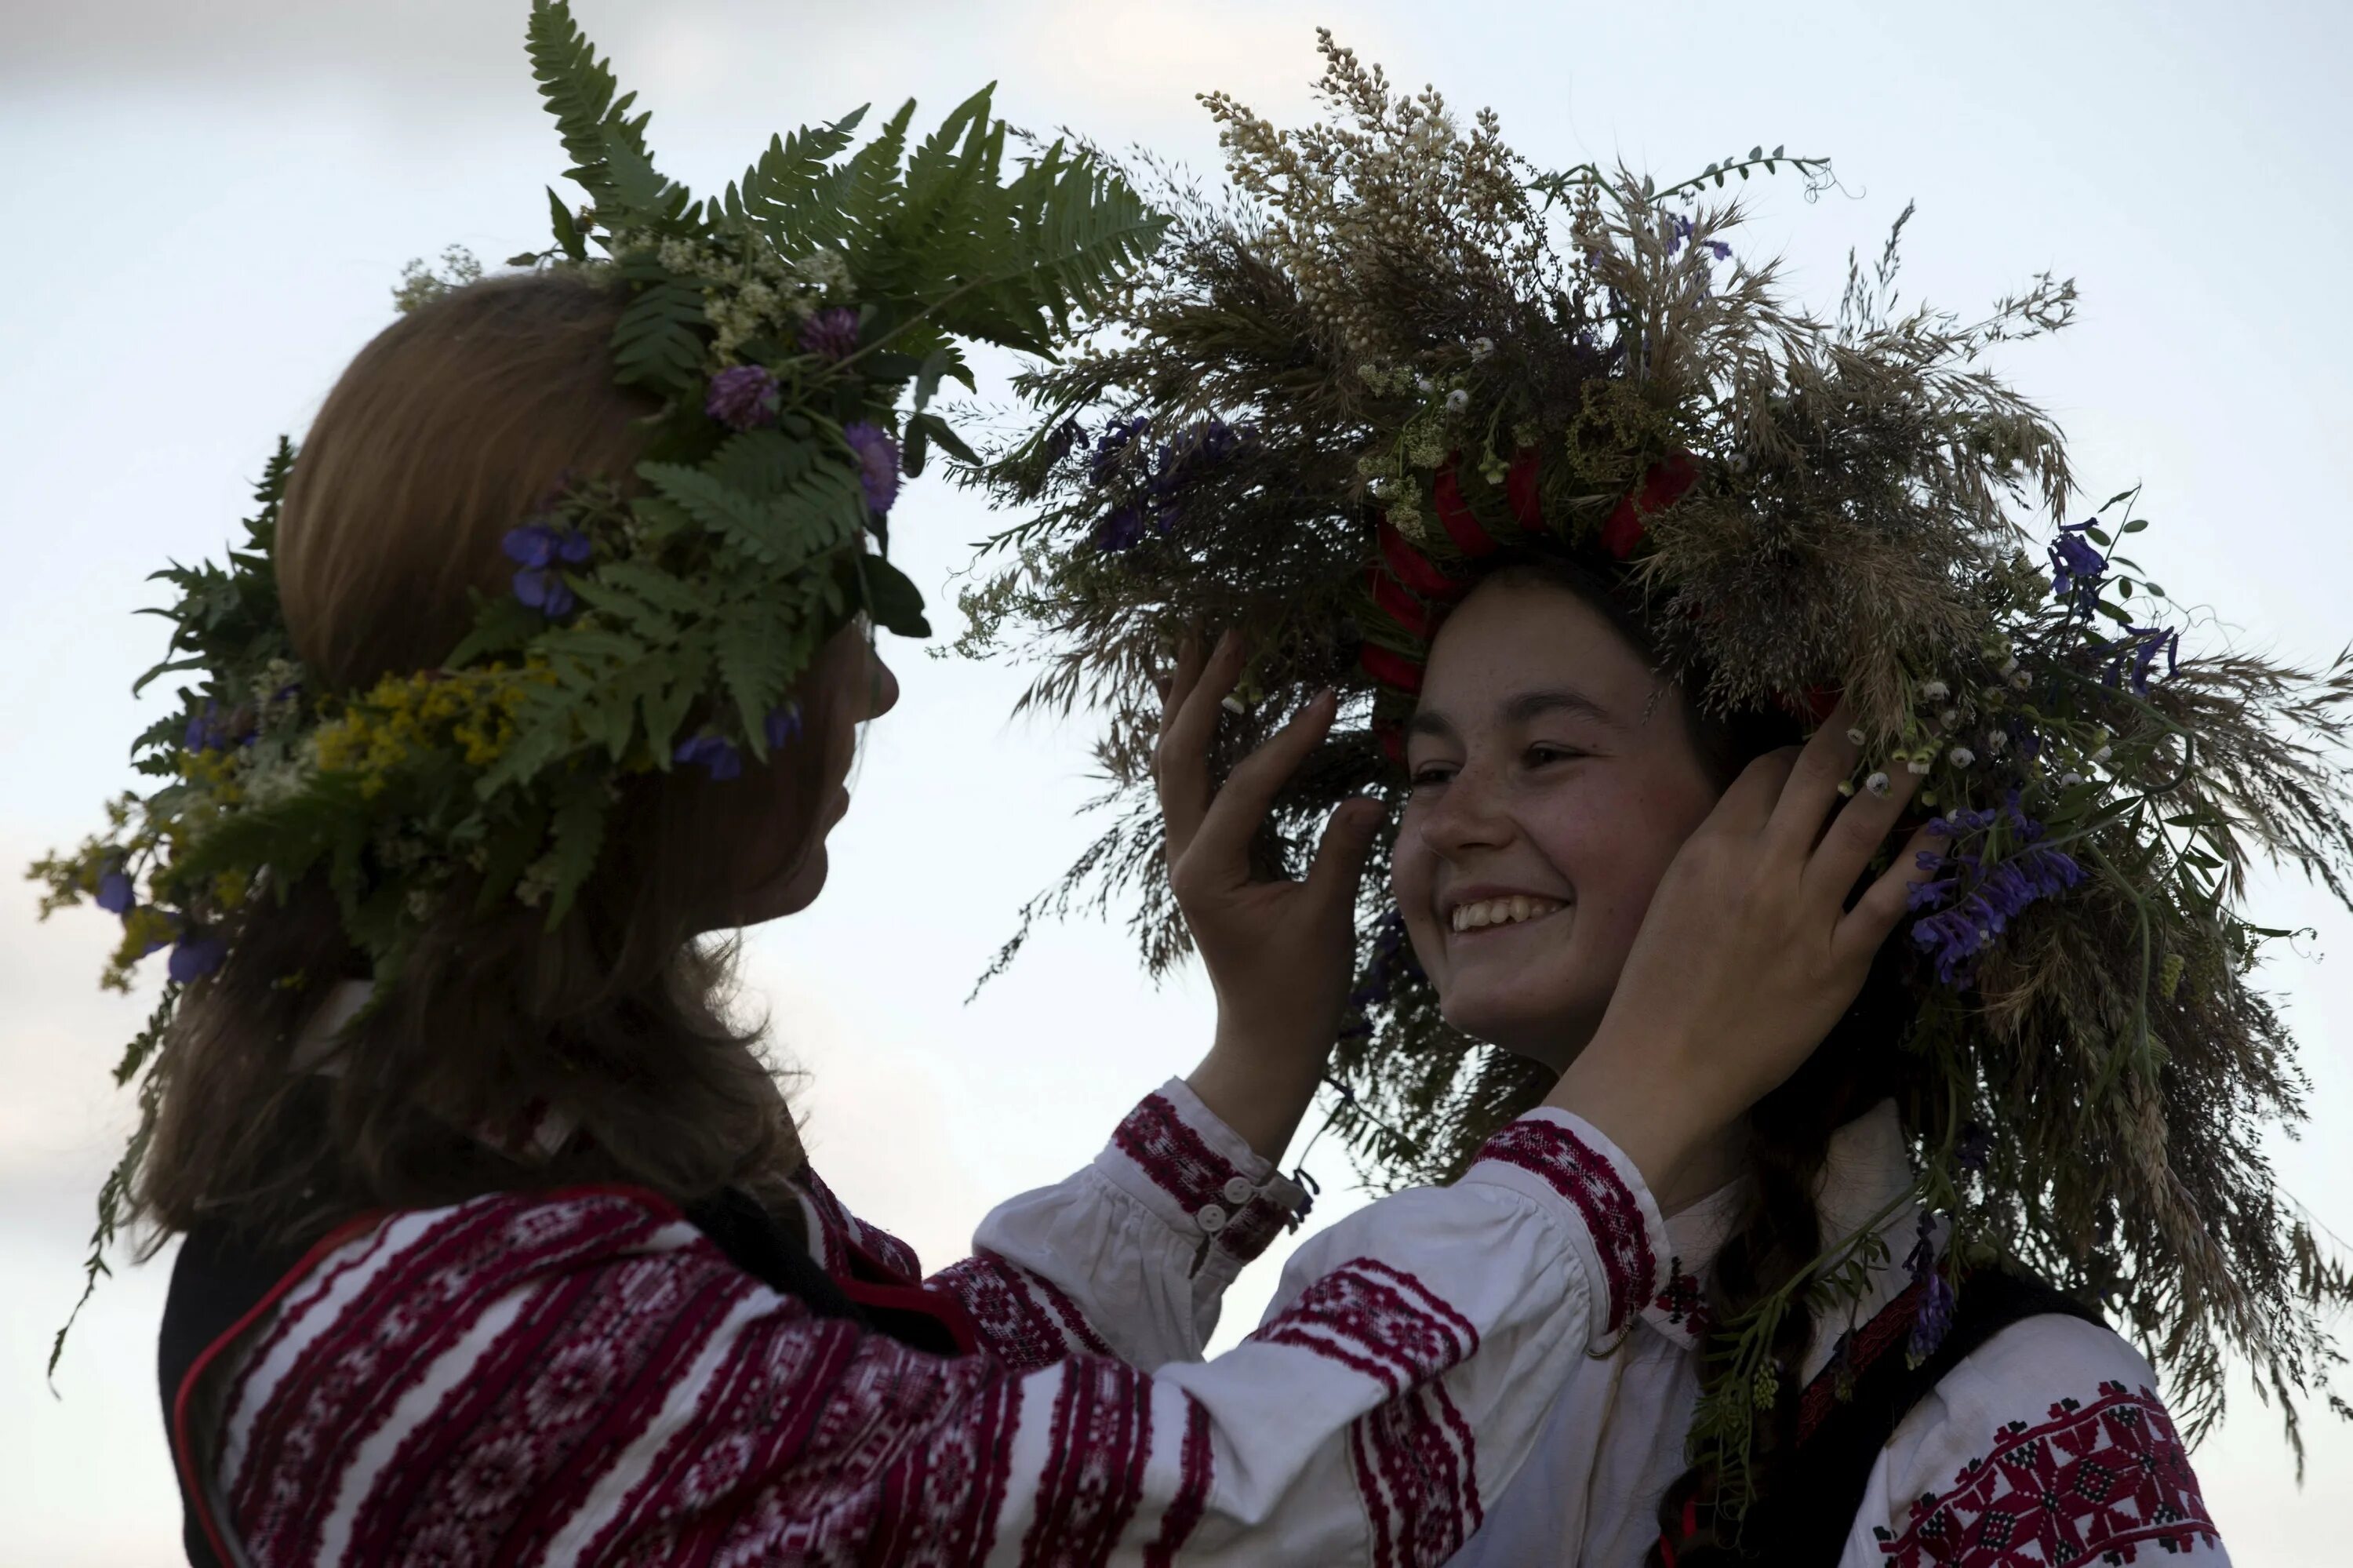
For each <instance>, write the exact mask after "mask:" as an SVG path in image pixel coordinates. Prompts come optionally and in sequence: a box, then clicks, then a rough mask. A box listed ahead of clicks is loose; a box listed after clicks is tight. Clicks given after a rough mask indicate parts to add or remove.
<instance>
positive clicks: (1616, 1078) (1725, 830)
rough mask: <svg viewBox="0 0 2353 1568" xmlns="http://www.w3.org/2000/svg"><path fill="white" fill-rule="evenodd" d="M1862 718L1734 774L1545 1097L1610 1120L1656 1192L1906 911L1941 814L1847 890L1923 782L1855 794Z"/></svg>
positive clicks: (1743, 1103) (1825, 1011)
mask: <svg viewBox="0 0 2353 1568" xmlns="http://www.w3.org/2000/svg"><path fill="white" fill-rule="evenodd" d="M1851 723H1852V719H1851V718H1850V717H1849V715H1848V714H1847V711H1846V709H1845V707H1844V706H1843V705H1841V707H1840V708H1839V710H1838V711H1837V712H1836V713H1833V714H1832V715H1831V716H1830V718H1829V720H1828V721H1827V722H1826V723H1824V724H1823V726H1822V727H1821V728H1820V731H1818V732H1817V733H1816V734H1815V736H1814V737H1813V738H1812V739H1811V740H1810V741H1808V742H1807V743H1806V745H1805V747H1804V748H1803V749H1802V750H1799V749H1798V748H1796V747H1789V748H1785V749H1783V750H1781V751H1777V752H1774V753H1772V754H1770V755H1768V756H1766V757H1761V758H1757V760H1756V761H1755V762H1753V763H1751V764H1750V765H1749V766H1748V768H1747V769H1746V771H1745V772H1743V773H1742V774H1741V776H1740V777H1739V779H1736V781H1735V782H1734V783H1733V786H1732V788H1731V789H1727V790H1725V793H1724V798H1723V800H1720V801H1718V802H1717V803H1716V807H1715V810H1714V811H1713V812H1712V813H1711V814H1710V815H1709V816H1708V818H1707V820H1706V821H1704V822H1702V823H1701V824H1700V826H1699V830H1698V831H1697V832H1694V833H1693V834H1692V836H1691V838H1690V839H1689V840H1687V841H1686V842H1684V844H1683V849H1682V850H1681V851H1680V852H1679V853H1677V854H1676V856H1675V858H1674V860H1673V861H1672V863H1670V864H1669V865H1668V867H1667V873H1666V875H1665V876H1664V877H1662V879H1661V880H1660V883H1659V888H1658V892H1657V893H1656V894H1655V895H1652V897H1651V907H1650V911H1649V913H1648V915H1646V916H1644V918H1643V921H1642V928H1641V932H1640V934H1638V935H1637V936H1636V937H1635V938H1634V946H1633V948H1632V950H1631V951H1630V952H1629V953H1628V954H1627V958H1626V967H1625V969H1624V970H1623V971H1622V973H1621V974H1620V977H1619V980H1618V987H1617V990H1616V991H1614V992H1613V993H1612V994H1611V997H1610V1001H1609V1011H1608V1012H1606V1013H1605V1014H1604V1015H1603V1017H1602V1020H1601V1025H1600V1027H1599V1029H1598V1030H1597V1031H1595V1033H1594V1037H1593V1041H1592V1043H1591V1044H1588V1046H1587V1047H1586V1048H1585V1050H1584V1052H1583V1053H1582V1054H1579V1055H1578V1057H1577V1060H1576V1061H1575V1062H1572V1063H1571V1064H1570V1065H1569V1067H1568V1070H1567V1072H1565V1073H1563V1074H1562V1075H1561V1078H1560V1082H1559V1084H1558V1085H1557V1086H1555V1088H1554V1090H1553V1093H1552V1095H1551V1097H1549V1098H1548V1099H1547V1101H1546V1104H1548V1105H1553V1106H1557V1107H1561V1108H1564V1109H1567V1110H1572V1111H1575V1112H1577V1114H1578V1115H1580V1116H1582V1117H1584V1118H1586V1119H1588V1121H1591V1122H1592V1123H1593V1124H1594V1125H1595V1126H1597V1127H1599V1128H1600V1129H1601V1130H1602V1131H1603V1132H1604V1133H1605V1134H1607V1135H1608V1136H1609V1139H1611V1140H1612V1141H1613V1142H1615V1143H1616V1144H1617V1145H1618V1146H1619V1147H1620V1149H1621V1150H1624V1151H1625V1153H1626V1156H1627V1158H1629V1159H1630V1160H1633V1162H1634V1164H1635V1165H1636V1167H1637V1168H1638V1169H1640V1170H1641V1172H1642V1175H1643V1178H1644V1180H1645V1181H1648V1182H1649V1183H1650V1185H1651V1190H1652V1191H1653V1192H1658V1191H1662V1190H1664V1189H1666V1188H1667V1187H1669V1186H1670V1185H1671V1184H1672V1182H1673V1181H1674V1179H1675V1177H1676V1175H1677V1174H1678V1173H1679V1172H1680V1171H1681V1170H1682V1168H1683V1163H1684V1162H1685V1161H1686V1160H1689V1159H1690V1158H1691V1157H1692V1156H1693V1155H1694V1153H1696V1152H1697V1151H1698V1150H1701V1149H1702V1148H1704V1147H1705V1146H1706V1145H1707V1144H1708V1143H1709V1142H1710V1141H1711V1140H1712V1139H1715V1137H1716V1136H1717V1135H1718V1134H1720V1133H1721V1132H1722V1131H1723V1130H1724V1129H1725V1128H1727V1127H1729V1126H1730V1125H1731V1124H1732V1123H1733V1122H1734V1121H1735V1120H1736V1119H1737V1118H1739V1117H1740V1116H1741V1115H1743V1114H1744V1113H1745V1112H1746V1110H1747V1109H1748V1107H1750V1106H1752V1105H1754V1104H1755V1103H1756V1102H1757V1100H1758V1099H1760V1098H1762V1097H1764V1096H1765V1094H1766V1093H1767V1091H1768V1090H1770V1089H1772V1088H1773V1087H1774V1086H1776V1085H1778V1084H1779V1083H1780V1082H1781V1081H1782V1080H1783V1079H1785V1078H1787V1077H1788V1075H1790V1074H1791V1073H1793V1072H1795V1071H1796V1070H1797V1069H1798V1066H1799V1064H1801V1063H1802V1062H1804V1061H1805V1059H1806V1058H1807V1057H1808V1056H1809V1055H1810V1054H1813V1051H1814V1048H1815V1046H1817V1045H1818V1044H1820V1043H1821V1039H1822V1036H1823V1035H1824V1034H1826V1033H1829V1032H1830V1028H1831V1024H1833V1023H1835V1022H1838V1019H1839V1017H1840V1015H1841V1013H1843V1012H1845V1011H1846V1009H1847V1007H1848V1006H1849V1004H1851V1003H1852V1001H1854V998H1855V996H1856V993H1857V992H1859V991H1861V990H1862V982H1863V978H1864V976H1865V974H1866V973H1867V972H1868V971H1869V969H1870V968H1871V961H1872V958H1873V955H1874V954H1876V953H1877V952H1878V951H1879V948H1880V946H1881V944H1882V943H1883V942H1885V941H1886V939H1887V937H1888V934H1889V933H1890V932H1892V931H1894V928H1895V923H1896V921H1897V920H1898V919H1899V918H1901V917H1902V916H1903V914H1904V908H1905V883H1906V882H1908V881H1911V880H1914V879H1915V878H1916V877H1917V875H1918V873H1917V872H1915V870H1914V869H1913V854H1912V852H1913V850H1914V849H1915V848H1916V847H1917V846H1919V845H1920V844H1922V843H1924V842H1926V830H1925V829H1923V830H1922V832H1920V833H1916V834H1915V835H1914V839H1913V842H1912V843H1910V844H1907V845H1906V846H1905V852H1904V853H1901V854H1899V855H1897V856H1896V857H1895V863H1894V864H1893V865H1892V866H1890V867H1889V868H1888V869H1887V870H1886V871H1885V872H1883V873H1882V874H1880V876H1879V877H1878V878H1877V879H1876V880H1875V881H1873V883H1872V884H1871V885H1870V886H1869V888H1867V889H1866V890H1865V891H1864V892H1863V894H1862V897H1861V898H1860V899H1859V900H1858V901H1856V902H1855V904H1854V906H1853V907H1852V908H1849V907H1848V906H1847V901H1848V898H1849V895H1852V893H1853V892H1854V888H1855V885H1856V882H1857V881H1858V879H1860V878H1861V877H1862V874H1863V873H1864V872H1865V871H1866V870H1867V869H1869V867H1870V864H1871V858H1872V856H1873V854H1874V853H1876V852H1877V851H1878V849H1879V847H1880V845H1881V843H1883V842H1884V841H1885V839H1886V837H1887V833H1888V831H1889V830H1890V829H1891V828H1893V827H1894V825H1895V821H1896V819H1897V818H1898V817H1900V816H1901V815H1902V814H1903V811H1904V808H1905V803H1906V802H1907V801H1909V800H1911V798H1912V793H1913V791H1914V790H1915V789H1917V788H1918V787H1919V782H1920V781H1919V779H1917V778H1916V777H1914V776H1913V775H1911V774H1910V773H1909V772H1908V771H1907V772H1905V773H1900V774H1897V775H1896V776H1895V777H1894V779H1889V780H1887V781H1886V782H1885V785H1884V788H1883V789H1876V790H1874V789H1862V790H1858V791H1857V792H1856V793H1855V795H1854V797H1853V799H1852V800H1847V801H1846V803H1845V804H1844V805H1843V806H1842V807H1841V806H1840V805H1839V801H1840V795H1839V785H1840V783H1841V780H1844V779H1848V778H1850V777H1852V774H1853V771H1854V768H1855V764H1856V761H1857V757H1858V752H1857V747H1856V746H1855V744H1854V743H1853V742H1852V741H1851V740H1849V739H1848V738H1847V736H1846V732H1847V729H1848V726H1850V724H1851ZM1833 808H1837V815H1836V816H1835V817H1831V810H1832V809H1833ZM1826 817H1829V818H1831V820H1830V825H1829V829H1828V831H1827V832H1825V831H1824V828H1823V820H1824V819H1825V818H1826ZM1887 1048H1888V1049H1889V1050H1891V1051H1892V1050H1894V1049H1895V1048H1896V1043H1895V1042H1894V1041H1893V1040H1891V1041H1889V1042H1888V1043H1887Z"/></svg>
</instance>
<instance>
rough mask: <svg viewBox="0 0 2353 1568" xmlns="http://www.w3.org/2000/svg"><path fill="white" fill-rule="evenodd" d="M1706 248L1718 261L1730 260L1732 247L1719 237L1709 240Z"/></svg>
mask: <svg viewBox="0 0 2353 1568" xmlns="http://www.w3.org/2000/svg"><path fill="white" fill-rule="evenodd" d="M1707 248H1708V250H1709V252H1710V253H1711V254H1712V255H1714V256H1715V259H1716V260H1719V261H1729V260H1732V247H1731V246H1729V245H1726V244H1725V242H1724V241H1723V240H1721V239H1711V240H1709V241H1708V242H1707Z"/></svg>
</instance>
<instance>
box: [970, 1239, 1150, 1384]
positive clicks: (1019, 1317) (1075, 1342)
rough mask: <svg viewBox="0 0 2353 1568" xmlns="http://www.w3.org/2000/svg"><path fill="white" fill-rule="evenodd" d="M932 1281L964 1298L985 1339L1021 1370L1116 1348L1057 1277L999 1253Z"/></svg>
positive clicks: (998, 1355)
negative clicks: (1031, 1269)
mask: <svg viewBox="0 0 2353 1568" xmlns="http://www.w3.org/2000/svg"><path fill="white" fill-rule="evenodd" d="M930 1283H931V1285H932V1286H933V1287H934V1288H938V1289H944V1290H946V1291H948V1292H949V1293H951V1294H952V1295H954V1296H955V1298H956V1299H957V1300H959V1301H961V1302H963V1303H964V1309H965V1312H966V1313H968V1314H970V1316H971V1318H972V1325H973V1328H974V1329H975V1330H977V1331H978V1333H979V1335H980V1340H981V1343H982V1344H983V1345H984V1346H986V1347H987V1350H988V1351H989V1353H990V1354H991V1355H994V1356H995V1357H996V1358H997V1360H998V1361H1002V1362H1004V1363H1005V1364H1006V1366H1008V1368H1010V1369H1011V1370H1013V1371H1015V1372H1029V1371H1031V1370H1032V1369H1034V1368H1037V1367H1042V1366H1051V1365H1052V1364H1053V1363H1054V1362H1056V1361H1061V1360H1063V1359H1064V1358H1066V1357H1069V1356H1073V1355H1079V1354H1082V1353H1083V1354H1092V1355H1098V1356H1108V1355H1110V1354H1111V1353H1112V1349H1111V1347H1110V1346H1109V1345H1107V1344H1105V1343H1103V1339H1102V1337H1101V1336H1100V1335H1098V1334H1097V1333H1096V1332H1095V1331H1094V1330H1093V1329H1092V1328H1091V1327H1089V1325H1088V1323H1087V1319H1086V1315H1085V1314H1084V1313H1082V1312H1081V1311H1080V1310H1079V1306H1078V1303H1077V1302H1075V1301H1072V1300H1071V1298H1069V1297H1068V1296H1066V1295H1064V1294H1063V1293H1062V1292H1061V1291H1060V1290H1058V1289H1056V1288H1055V1287H1054V1284H1053V1282H1052V1281H1051V1280H1049V1279H1046V1278H1043V1277H1040V1276H1039V1275H1035V1274H1032V1273H1030V1272H1029V1270H1028V1269H1026V1268H1023V1267H1021V1266H1019V1265H1018V1264H1013V1263H1008V1262H1007V1261H1006V1260H1005V1259H1004V1258H1001V1257H999V1256H997V1255H996V1254H995V1253H993V1252H984V1253H979V1254H976V1255H974V1256H971V1257H968V1258H965V1260H964V1261H963V1262H962V1263H952V1264H950V1265H949V1266H947V1267H945V1268H944V1269H942V1270H940V1271H939V1272H938V1273H937V1274H935V1275H934V1276H932V1277H931V1280H930Z"/></svg>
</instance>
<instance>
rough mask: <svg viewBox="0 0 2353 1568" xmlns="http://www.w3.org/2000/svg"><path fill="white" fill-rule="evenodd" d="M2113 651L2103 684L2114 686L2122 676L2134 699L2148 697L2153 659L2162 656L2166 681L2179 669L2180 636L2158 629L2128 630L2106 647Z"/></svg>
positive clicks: (2130, 628) (2153, 627)
mask: <svg viewBox="0 0 2353 1568" xmlns="http://www.w3.org/2000/svg"><path fill="white" fill-rule="evenodd" d="M2108 646H2109V647H2110V648H2111V649H2112V650H2114V654H2113V656H2112V657H2111V658H2110V659H2109V661H2108V668H2107V674H2106V676H2105V683H2106V684H2108V685H2111V686H2113V685H2116V683H2118V682H2120V681H2122V680H2124V679H2125V678H2126V675H2129V676H2130V678H2131V683H2132V689H2133V693H2134V694H2135V695H2137V696H2143V697H2145V696H2147V695H2148V681H2149V672H2150V670H2152V669H2153V668H2155V667H2156V664H2157V656H2158V654H2160V653H2162V654H2164V655H2165V673H2166V676H2167V678H2168V679H2169V678H2171V676H2172V675H2173V674H2174V673H2176V671H2178V670H2179V668H2180V654H2181V633H2180V632H2179V630H2168V629H2167V628H2165V627H2162V626H2131V627H2126V629H2125V634H2124V635H2123V636H2122V637H2120V638H2118V639H2117V640H2116V641H2115V642H2112V643H2110V644H2109V645H2108Z"/></svg>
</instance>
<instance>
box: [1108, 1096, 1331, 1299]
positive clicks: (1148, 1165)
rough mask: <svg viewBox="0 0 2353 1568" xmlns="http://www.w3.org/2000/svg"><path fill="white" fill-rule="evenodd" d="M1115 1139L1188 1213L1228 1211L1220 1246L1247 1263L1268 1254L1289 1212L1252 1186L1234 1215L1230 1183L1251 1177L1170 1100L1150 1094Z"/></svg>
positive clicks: (1129, 1116) (1115, 1143)
mask: <svg viewBox="0 0 2353 1568" xmlns="http://www.w3.org/2000/svg"><path fill="white" fill-rule="evenodd" d="M1111 1140H1112V1147H1113V1148H1114V1149H1117V1150H1119V1151H1120V1152H1121V1153H1122V1154H1124V1155H1126V1156H1127V1157H1128V1158H1129V1159H1130V1160H1134V1161H1135V1163H1136V1166H1137V1167H1138V1169H1140V1170H1142V1171H1143V1172H1144V1173H1145V1175H1146V1176H1148V1177H1150V1178H1151V1179H1152V1184H1153V1185H1154V1186H1155V1187H1157V1188H1159V1189H1160V1190H1161V1191H1162V1192H1166V1193H1167V1194H1168V1195H1169V1196H1170V1197H1172V1198H1174V1199H1176V1202H1178V1203H1179V1204H1180V1205H1182V1206H1183V1208H1184V1210H1185V1212H1186V1213H1188V1214H1191V1213H1198V1212H1199V1211H1200V1210H1201V1209H1202V1208H1203V1207H1204V1206H1205V1205H1209V1204H1215V1205H1216V1206H1217V1207H1218V1208H1219V1210H1220V1211H1222V1212H1224V1213H1226V1214H1227V1216H1228V1219H1227V1224H1226V1226H1225V1228H1224V1229H1223V1230H1221V1231H1219V1233H1218V1234H1217V1244H1218V1245H1219V1246H1220V1247H1223V1248H1224V1249H1225V1250H1226V1251H1228V1252H1229V1253H1231V1254H1233V1255H1234V1256H1236V1257H1238V1258H1240V1260H1241V1261H1242V1262H1244V1263H1248V1262H1249V1261H1250V1259H1252V1258H1254V1257H1256V1256H1257V1255H1259V1254H1261V1253H1262V1252H1264V1251H1265V1250H1266V1247H1267V1244H1268V1243H1269V1242H1271V1241H1272V1240H1273V1239H1274V1238H1275V1235H1276V1234H1277V1233H1278V1232H1279V1231H1281V1230H1282V1225H1283V1224H1284V1222H1285V1221H1287V1220H1288V1219H1289V1218H1290V1211H1289V1210H1288V1209H1286V1208H1284V1207H1283V1206H1282V1204H1280V1203H1277V1202H1274V1201H1273V1200H1272V1199H1271V1198H1269V1197H1267V1196H1266V1194H1265V1193H1264V1192H1262V1191H1261V1190H1260V1189H1259V1186H1258V1183H1256V1182H1254V1181H1252V1182H1250V1187H1251V1197H1250V1201H1249V1202H1247V1203H1245V1204H1244V1205H1242V1206H1241V1207H1240V1209H1239V1210H1236V1209H1235V1208H1234V1207H1233V1200H1232V1199H1230V1198H1229V1197H1227V1196H1226V1184H1227V1183H1228V1182H1229V1181H1232V1180H1233V1179H1234V1178H1235V1177H1237V1176H1240V1177H1241V1178H1242V1180H1243V1181H1250V1178H1249V1177H1248V1176H1246V1175H1244V1174H1243V1172H1242V1171H1241V1170H1240V1168H1238V1167H1237V1166H1236V1165H1235V1164H1234V1162H1233V1161H1232V1160H1228V1159H1227V1158H1226V1157H1225V1156H1224V1155H1222V1154H1219V1152H1218V1151H1217V1150H1214V1149H1212V1148H1210V1147H1209V1145H1208V1140H1207V1139H1204V1138H1202V1136H1201V1135H1200V1134H1199V1133H1198V1132H1196V1131H1194V1130H1193V1129H1192V1128H1190V1127H1187V1125H1186V1124H1185V1118H1183V1117H1181V1116H1179V1115H1178V1114H1177V1112H1176V1107H1175V1106H1174V1105H1172V1104H1171V1103H1170V1102H1169V1099H1168V1097H1167V1096H1166V1095H1146V1096H1145V1097H1144V1099H1143V1101H1142V1102H1141V1103H1140V1104H1138V1105H1137V1106H1136V1107H1135V1108H1134V1110H1132V1111H1130V1112H1128V1113H1127V1116H1126V1118H1124V1120H1122V1121H1121V1122H1120V1124H1119V1128H1118V1129H1117V1130H1116V1131H1114V1132H1113V1134H1112V1136H1111Z"/></svg>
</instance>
